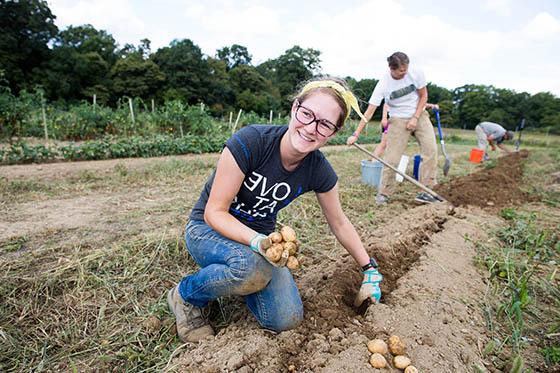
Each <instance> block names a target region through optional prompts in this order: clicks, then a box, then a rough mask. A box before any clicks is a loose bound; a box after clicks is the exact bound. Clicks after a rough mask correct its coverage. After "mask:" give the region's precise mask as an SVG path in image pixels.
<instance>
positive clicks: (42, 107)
mask: <svg viewBox="0 0 560 373" xmlns="http://www.w3.org/2000/svg"><path fill="white" fill-rule="evenodd" d="M41 111H42V112H43V128H44V130H45V141H49V131H48V130H47V113H45V100H43V92H41Z"/></svg>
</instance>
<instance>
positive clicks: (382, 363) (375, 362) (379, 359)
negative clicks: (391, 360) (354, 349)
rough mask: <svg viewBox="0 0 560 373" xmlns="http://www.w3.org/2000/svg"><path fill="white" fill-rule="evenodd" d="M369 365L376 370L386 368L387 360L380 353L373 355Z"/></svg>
mask: <svg viewBox="0 0 560 373" xmlns="http://www.w3.org/2000/svg"><path fill="white" fill-rule="evenodd" d="M369 363H370V364H371V366H372V367H374V368H385V367H386V366H387V360H385V358H384V357H383V355H381V354H379V353H375V354H373V355H371V357H370V358H369Z"/></svg>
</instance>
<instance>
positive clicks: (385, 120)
mask: <svg viewBox="0 0 560 373" xmlns="http://www.w3.org/2000/svg"><path fill="white" fill-rule="evenodd" d="M424 109H432V110H433V109H436V110H439V106H438V105H437V104H429V103H427V104H426V107H425V108H424ZM390 124H391V122H390V120H389V105H387V104H383V113H382V115H381V122H380V125H381V141H380V142H379V144H377V146H376V147H375V149H374V150H373V155H375V156H376V157H378V158H380V157H382V156H383V154H384V153H385V150H386V149H387V132H389V125H390ZM372 161H375V158H374V159H372Z"/></svg>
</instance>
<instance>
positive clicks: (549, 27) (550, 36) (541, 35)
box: [523, 12, 560, 41]
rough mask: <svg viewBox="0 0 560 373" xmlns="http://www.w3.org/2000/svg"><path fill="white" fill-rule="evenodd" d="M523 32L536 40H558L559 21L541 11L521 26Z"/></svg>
mask: <svg viewBox="0 0 560 373" xmlns="http://www.w3.org/2000/svg"><path fill="white" fill-rule="evenodd" d="M523 33H524V34H525V35H527V36H528V37H529V38H531V39H534V40H536V41H547V40H556V41H560V21H558V20H557V19H556V18H554V17H553V16H551V15H550V14H548V13H546V12H541V13H539V14H537V15H536V16H535V17H534V18H533V19H532V20H531V21H530V22H529V23H528V24H527V25H526V26H525V27H524V28H523Z"/></svg>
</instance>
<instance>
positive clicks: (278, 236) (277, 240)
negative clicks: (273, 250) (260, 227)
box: [268, 232, 282, 243]
mask: <svg viewBox="0 0 560 373" xmlns="http://www.w3.org/2000/svg"><path fill="white" fill-rule="evenodd" d="M268 238H270V240H271V241H272V243H280V242H282V235H281V234H280V232H272V233H271V234H269V235H268Z"/></svg>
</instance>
